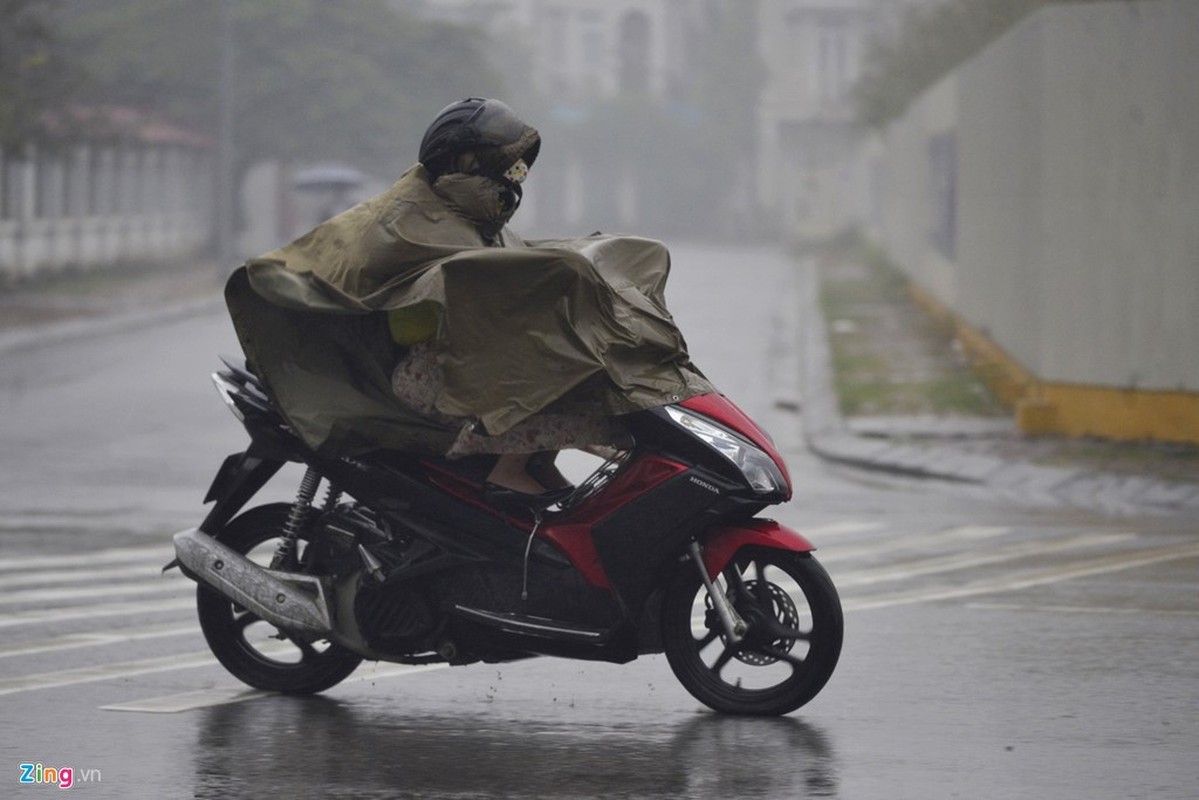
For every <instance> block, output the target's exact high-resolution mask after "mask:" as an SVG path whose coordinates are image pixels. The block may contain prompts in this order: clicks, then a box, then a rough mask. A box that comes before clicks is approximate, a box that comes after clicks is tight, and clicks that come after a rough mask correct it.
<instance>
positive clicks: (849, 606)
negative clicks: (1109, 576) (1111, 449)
mask: <svg viewBox="0 0 1199 800" xmlns="http://www.w3.org/2000/svg"><path fill="white" fill-rule="evenodd" d="M1196 557H1199V544H1185V545H1173V546H1171V547H1159V548H1155V549H1152V550H1141V551H1136V552H1121V553H1114V554H1110V555H1106V556H1099V557H1097V558H1091V559H1087V560H1085V561H1076V562H1074V563H1072V564H1067V565H1063V566H1060V567H1051V568H1048V569H1040V570H1034V571H1031V572H1025V573H1022V574H1018V575H1011V576H1008V577H1005V578H995V579H990V580H985V581H976V582H974V583H968V584H964V585H962V586H944V587H930V588H928V589H918V590H915V591H909V592H896V593H893V594H889V595H877V596H874V597H857V598H849V599H844V600H842V604H841V605H842V608H843V609H844V610H845V611H868V610H871V609H877V608H891V607H894V606H902V605H911V604H913V603H930V602H933V601H936V600H954V599H958V598H962V597H973V596H975V595H980V594H998V593H1003V592H1014V591H1018V590H1020V589H1029V588H1032V587H1034V586H1043V585H1046V584H1050V583H1060V582H1062V581H1068V580H1073V579H1075V578H1085V577H1088V576H1091V575H1103V574H1106V573H1110V572H1122V571H1124V570H1129V569H1135V568H1137V567H1145V566H1149V565H1150V564H1157V563H1160V562H1163V561H1176V560H1178V559H1182V558H1196Z"/></svg>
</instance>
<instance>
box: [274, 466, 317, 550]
mask: <svg viewBox="0 0 1199 800" xmlns="http://www.w3.org/2000/svg"><path fill="white" fill-rule="evenodd" d="M320 485H321V476H320V474H319V473H318V472H317V471H316V470H314V469H313V468H312V467H309V468H308V469H307V470H306V471H305V472H304V479H303V480H302V481H300V490H299V491H298V492H296V499H295V502H293V503H292V504H291V511H290V512H289V513H288V515H287V522H285V523H284V524H283V537H282V538H281V539H279V546H278V547H276V548H275V556H274V558H272V559H271V569H282V570H287V571H289V572H291V571H295V570H296V568H297V567H298V566H299V563H298V561H297V560H296V553H297V550H298V542H299V539H300V534H301V533H303V531H304V529H305V527H306V526H307V524H308V515H309V512H310V511H312V499H313V498H314V497H316V490H317V488H318V487H320Z"/></svg>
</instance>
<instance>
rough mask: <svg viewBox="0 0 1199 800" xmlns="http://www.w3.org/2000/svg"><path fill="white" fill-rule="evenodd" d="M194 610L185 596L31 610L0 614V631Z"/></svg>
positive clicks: (190, 598)
mask: <svg viewBox="0 0 1199 800" xmlns="http://www.w3.org/2000/svg"><path fill="white" fill-rule="evenodd" d="M195 607H196V600H195V597H194V596H190V595H189V596H188V597H187V598H179V599H177V600H156V601H154V602H153V603H148V602H137V603H132V602H131V603H103V604H99V605H94V606H72V607H69V608H32V609H26V610H24V611H14V612H12V613H9V614H0V628H12V627H18V626H22V625H47V624H50V625H52V624H55V623H59V622H69V621H71V620H80V619H100V618H102V617H123V616H130V615H134V614H138V615H140V614H157V613H160V612H163V611H182V610H184V609H192V610H194V609H195Z"/></svg>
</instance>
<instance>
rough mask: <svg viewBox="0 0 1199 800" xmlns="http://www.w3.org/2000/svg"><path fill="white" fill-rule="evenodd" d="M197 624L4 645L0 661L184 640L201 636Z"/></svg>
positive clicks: (160, 626)
mask: <svg viewBox="0 0 1199 800" xmlns="http://www.w3.org/2000/svg"><path fill="white" fill-rule="evenodd" d="M199 631H200V628H199V626H198V624H197V623H195V622H192V623H191V624H190V625H182V626H180V625H169V626H164V625H156V626H150V627H145V628H129V629H120V630H114V631H111V632H105V631H96V632H90V633H68V634H65V635H63V636H55V637H53V638H50V639H41V640H39V641H35V642H21V643H18V644H10V645H0V658H10V657H12V656H29V655H35V654H37V653H53V652H57V651H59V650H74V649H78V648H80V647H104V646H106V645H112V644H125V643H127V642H141V641H145V640H147V639H163V638H169V637H172V636H184V635H187V634H196V633H199Z"/></svg>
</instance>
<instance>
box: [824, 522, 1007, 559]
mask: <svg viewBox="0 0 1199 800" xmlns="http://www.w3.org/2000/svg"><path fill="white" fill-rule="evenodd" d="M880 527H881V526H880ZM1008 533H1012V529H1011V528H1003V527H997V526H988V525H964V526H962V527H959V528H948V529H946V530H943V531H934V532H932V533H919V534H913V535H911V536H894V537H889V538H887V539H880V540H878V541H875V542H871V543H870V544H858V545H848V546H845V547H840V546H838V545H831V546H829V547H828V548H817V549H818V550H820V560H821V562H823V563H829V562H833V561H845V560H848V559H851V558H861V557H863V556H872V555H877V554H879V553H887V552H892V551H896V550H910V549H912V548H916V547H929V546H932V545H941V544H945V543H946V542H952V541H959V540H966V541H971V542H976V541H979V540H980V539H988V538H995V537H999V536H1003V535H1005V534H1008Z"/></svg>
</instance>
